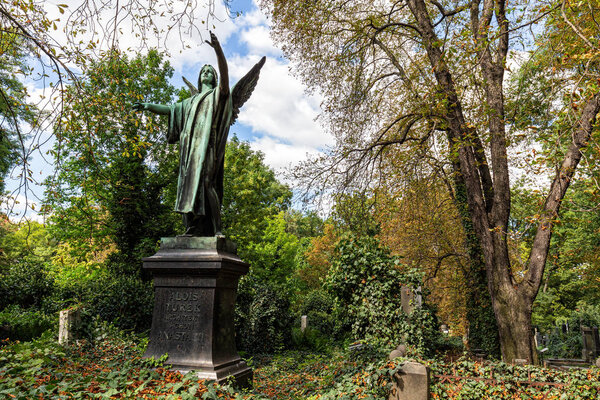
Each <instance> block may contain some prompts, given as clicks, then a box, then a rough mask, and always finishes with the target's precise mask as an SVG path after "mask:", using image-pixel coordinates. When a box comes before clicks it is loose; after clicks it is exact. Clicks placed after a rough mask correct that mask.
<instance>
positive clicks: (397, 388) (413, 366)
mask: <svg viewBox="0 0 600 400" xmlns="http://www.w3.org/2000/svg"><path fill="white" fill-rule="evenodd" d="M429 384H430V372H429V367H427V366H425V365H423V364H420V363H417V362H406V363H404V364H403V365H402V369H401V370H400V371H398V373H397V374H396V375H394V378H393V383H392V390H391V392H390V395H389V397H388V400H428V399H429Z"/></svg>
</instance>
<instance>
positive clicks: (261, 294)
mask: <svg viewBox="0 0 600 400" xmlns="http://www.w3.org/2000/svg"><path fill="white" fill-rule="evenodd" d="M289 308H290V302H289V300H288V298H287V297H285V296H284V294H283V292H282V291H278V290H276V289H275V288H274V287H272V286H270V285H268V284H266V283H262V282H258V281H256V280H255V279H254V278H253V277H244V278H242V279H241V280H240V285H239V287H238V299H237V302H236V310H235V327H236V345H237V348H238V349H239V350H242V351H245V352H248V353H251V354H257V353H274V352H277V351H281V350H283V349H284V348H285V347H286V346H287V345H289V343H290V342H291V326H292V323H291V321H292V319H291V316H290V311H289Z"/></svg>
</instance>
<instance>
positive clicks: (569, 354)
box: [546, 303, 600, 358]
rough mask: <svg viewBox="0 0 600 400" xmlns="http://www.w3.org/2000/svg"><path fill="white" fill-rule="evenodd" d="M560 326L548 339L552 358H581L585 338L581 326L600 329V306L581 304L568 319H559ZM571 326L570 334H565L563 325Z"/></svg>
mask: <svg viewBox="0 0 600 400" xmlns="http://www.w3.org/2000/svg"><path fill="white" fill-rule="evenodd" d="M556 322H557V324H558V326H557V327H556V328H555V329H554V330H553V331H552V332H550V335H549V338H548V353H547V355H546V357H552V358H581V356H582V350H583V338H582V337H581V326H587V327H592V326H599V327H600V305H596V306H594V305H588V304H584V303H580V304H579V305H578V307H577V309H576V310H574V311H573V312H571V314H570V315H569V317H568V318H559V319H557V321H556ZM565 323H566V324H567V325H568V326H569V331H568V332H563V331H562V328H561V325H562V324H565Z"/></svg>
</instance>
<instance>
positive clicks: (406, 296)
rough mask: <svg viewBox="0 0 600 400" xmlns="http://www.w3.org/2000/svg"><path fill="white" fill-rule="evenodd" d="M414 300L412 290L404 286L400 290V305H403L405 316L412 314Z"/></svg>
mask: <svg viewBox="0 0 600 400" xmlns="http://www.w3.org/2000/svg"><path fill="white" fill-rule="evenodd" d="M413 298H414V293H413V291H412V289H411V288H410V287H408V286H402V288H401V289H400V303H401V304H402V311H404V313H405V314H410V313H411V312H412V310H413V303H412V300H413Z"/></svg>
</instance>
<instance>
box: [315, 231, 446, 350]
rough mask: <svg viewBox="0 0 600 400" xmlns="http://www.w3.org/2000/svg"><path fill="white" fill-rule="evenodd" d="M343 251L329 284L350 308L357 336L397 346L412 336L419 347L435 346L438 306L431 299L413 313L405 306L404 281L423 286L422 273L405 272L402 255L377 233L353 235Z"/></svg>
mask: <svg viewBox="0 0 600 400" xmlns="http://www.w3.org/2000/svg"><path fill="white" fill-rule="evenodd" d="M337 252H338V256H337V257H336V258H335V260H334V262H333V265H332V267H331V269H330V271H329V275H328V276H327V279H326V287H327V289H328V290H329V292H330V293H332V295H333V296H335V298H336V303H337V304H336V306H337V310H338V311H337V312H338V314H342V313H346V316H347V318H348V320H349V322H350V324H351V329H352V335H353V338H354V339H370V340H376V341H380V342H383V343H386V344H387V345H388V346H389V347H390V348H393V347H395V346H397V345H398V344H399V343H400V342H402V341H403V337H406V341H407V343H408V344H409V345H412V346H414V347H415V348H416V349H417V350H418V351H421V352H427V351H431V350H432V348H433V342H434V341H435V340H436V338H437V336H438V335H439V331H438V329H437V321H436V318H435V315H434V314H433V312H432V311H431V310H430V309H429V308H428V307H427V306H426V305H425V304H424V305H423V306H422V307H415V309H414V311H413V312H412V313H411V314H410V315H407V314H405V313H404V312H403V311H402V304H401V287H402V285H407V286H409V287H413V288H416V287H418V286H420V285H421V276H420V274H419V273H417V272H416V271H410V270H408V272H401V270H400V268H401V267H402V266H401V264H400V261H399V259H398V258H397V257H393V256H391V255H390V254H389V251H388V250H387V249H385V248H383V247H381V246H380V244H379V242H378V241H377V240H376V239H375V238H372V237H368V236H363V237H356V236H352V235H348V236H346V237H345V238H343V239H342V240H340V242H339V244H338V248H337ZM404 270H405V271H406V270H407V269H406V267H404Z"/></svg>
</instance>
